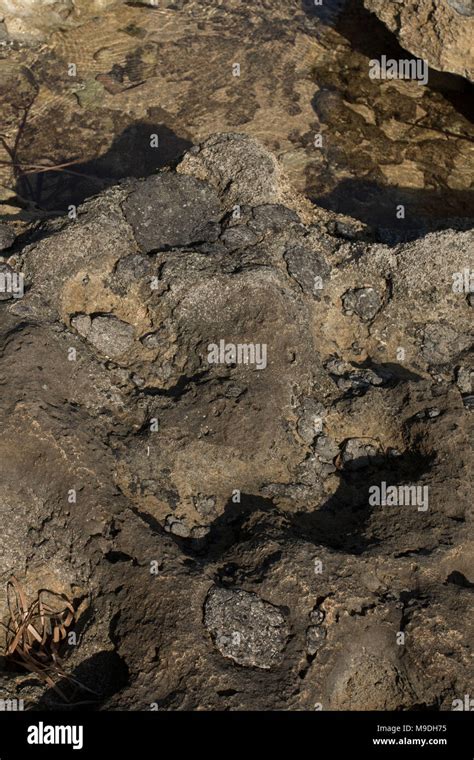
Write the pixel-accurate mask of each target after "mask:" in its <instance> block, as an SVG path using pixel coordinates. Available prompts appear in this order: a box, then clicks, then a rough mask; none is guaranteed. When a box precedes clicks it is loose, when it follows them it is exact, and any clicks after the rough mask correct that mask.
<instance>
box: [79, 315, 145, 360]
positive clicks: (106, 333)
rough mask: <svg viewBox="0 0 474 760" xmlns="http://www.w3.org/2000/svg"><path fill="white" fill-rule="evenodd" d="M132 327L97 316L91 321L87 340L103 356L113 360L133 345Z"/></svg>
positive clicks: (111, 317)
mask: <svg viewBox="0 0 474 760" xmlns="http://www.w3.org/2000/svg"><path fill="white" fill-rule="evenodd" d="M133 337H134V331H133V327H132V325H129V324H128V323H127V322H122V321H121V320H120V319H117V318H116V317H113V316H108V315H105V316H99V317H95V318H94V319H93V320H92V326H91V328H90V330H89V332H88V334H87V339H88V341H89V342H90V343H92V345H93V346H94V348H96V349H97V351H99V352H100V353H101V354H104V356H108V357H110V358H114V357H117V356H120V355H122V354H124V353H125V352H126V351H127V349H129V348H130V346H131V345H132V343H133Z"/></svg>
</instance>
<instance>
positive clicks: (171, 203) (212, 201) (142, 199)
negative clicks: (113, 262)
mask: <svg viewBox="0 0 474 760" xmlns="http://www.w3.org/2000/svg"><path fill="white" fill-rule="evenodd" d="M123 209H124V213H125V216H126V218H127V220H128V221H129V223H130V224H131V226H132V228H133V231H134V235H135V239H136V241H137V243H138V245H139V246H140V248H141V250H142V251H143V252H144V253H149V252H150V251H153V250H163V249H167V248H174V247H179V246H186V245H190V244H191V243H196V242H199V241H202V240H206V239H207V237H208V236H209V231H210V230H211V231H212V234H213V235H215V227H214V226H213V222H216V221H218V220H219V218H220V216H221V213H222V211H221V207H220V202H219V198H218V196H217V194H216V192H215V191H214V190H213V189H212V188H211V187H210V186H209V185H208V184H206V183H204V182H202V181H201V180H199V179H195V178H194V177H186V176H182V175H178V174H166V173H165V174H158V175H156V176H152V177H148V178H147V179H146V180H143V181H142V182H141V183H140V184H139V185H138V187H137V188H136V189H135V190H134V191H133V192H132V193H131V194H130V195H129V196H128V198H127V199H126V200H125V202H124V203H123Z"/></svg>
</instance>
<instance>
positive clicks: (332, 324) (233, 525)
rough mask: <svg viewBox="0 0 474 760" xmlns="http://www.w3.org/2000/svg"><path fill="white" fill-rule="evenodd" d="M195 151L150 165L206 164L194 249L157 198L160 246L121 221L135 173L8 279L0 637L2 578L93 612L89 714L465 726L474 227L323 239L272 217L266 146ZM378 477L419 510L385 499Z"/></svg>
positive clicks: (77, 662)
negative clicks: (94, 693)
mask: <svg viewBox="0 0 474 760" xmlns="http://www.w3.org/2000/svg"><path fill="white" fill-rule="evenodd" d="M216 145H219V146H220V147H219V150H216V151H215V152H213V151H214V147H215V146H216ZM223 145H225V146H227V150H223V149H222V146H223ZM206 151H207V148H206V146H205V144H204V145H203V146H201V148H200V151H199V153H196V152H195V153H193V154H191V157H190V158H189V160H188V159H185V161H184V163H185V168H186V172H181V171H178V172H174V171H171V170H170V171H169V172H166V173H165V174H163V175H157V177H167V178H168V179H167V180H165V184H166V183H168V184H166V187H167V188H171V187H173V188H175V189H176V188H183V187H186V188H188V189H189V187H191V184H193V183H194V180H193V179H192V177H193V172H194V171H196V173H199V172H200V171H201V170H202V168H203V166H204V167H205V168H206V172H208V175H209V179H207V178H206V177H200V178H199V177H197V180H198V181H197V182H196V184H193V186H194V187H195V188H196V189H197V193H198V196H197V205H199V204H201V206H200V208H201V216H200V218H199V219H198V218H197V216H196V215H195V213H194V208H193V207H192V205H191V206H190V207H188V206H186V208H185V209H184V211H183V208H182V207H180V214H183V223H182V230H184V232H183V237H182V238H181V240H182V241H184V242H182V243H179V244H177V243H176V237H173V236H177V235H178V234H181V230H178V223H177V215H176V214H175V211H176V209H174V208H173V207H171V206H168V205H166V203H164V208H165V212H166V213H165V215H164V216H165V220H166V225H165V226H164V227H161V231H162V230H163V229H165V232H166V235H168V238H167V240H168V243H163V238H162V239H161V242H159V243H158V248H154V245H155V241H156V239H158V236H159V234H161V233H160V228H159V225H156V227H155V226H154V225H155V222H156V221H157V220H156V219H154V218H153V215H152V214H151V213H150V214H149V215H148V216H147V215H142V213H141V211H140V209H143V208H144V207H143V206H141V205H140V204H137V205H136V207H135V211H136V212H137V213H136V214H135V215H133V216H131V217H130V218H128V219H127V216H126V211H125V209H126V204H127V199H129V198H131V197H133V193H135V192H137V189H139V188H140V191H141V190H142V189H143V188H144V187H146V184H147V181H145V182H143V183H137V181H136V180H135V179H132V180H130V181H123V182H122V183H121V184H120V185H119V186H116V187H111V188H109V189H108V190H107V191H105V192H103V193H101V194H99V195H98V196H97V197H95V198H93V199H91V200H89V201H88V202H87V203H85V204H84V205H83V206H81V207H80V208H79V209H78V214H77V218H76V219H75V220H74V221H73V220H70V219H69V218H67V217H57V218H54V219H50V220H47V221H45V222H44V223H43V225H42V227H41V235H38V234H37V227H36V226H34V227H33V228H32V229H31V237H29V235H30V232H29V231H28V230H25V232H24V234H23V237H22V239H23V240H24V241H25V244H24V245H23V246H20V245H18V244H17V246H16V247H15V249H14V250H15V254H14V256H11V257H10V259H8V261H7V262H6V263H5V266H9V267H11V268H12V269H13V270H14V271H15V272H18V273H21V274H24V276H25V283H26V287H25V292H24V295H23V297H22V298H20V299H10V300H9V301H5V303H4V304H3V305H2V306H1V309H2V321H1V325H0V382H1V385H2V389H3V390H2V394H1V396H0V423H1V428H2V436H1V437H0V462H1V463H2V478H1V486H0V491H1V494H0V497H1V501H0V508H1V514H2V517H4V522H5V530H4V531H3V533H2V534H1V535H0V620H2V622H6V619H7V618H8V609H7V605H6V600H5V593H4V590H5V583H6V581H7V580H8V578H9V577H10V576H11V575H12V574H15V575H16V576H17V577H19V578H20V580H21V582H22V584H23V585H24V586H25V588H26V592H27V594H28V597H29V598H31V597H32V596H34V594H35V592H37V590H38V589H39V588H42V587H46V588H51V589H54V590H55V591H57V592H60V593H66V594H68V595H69V596H70V597H71V598H73V599H74V600H75V604H76V606H77V607H79V606H80V604H81V603H82V602H81V600H83V599H86V600H88V601H87V604H88V605H89V607H90V609H89V612H90V613H93V614H88V615H87V616H85V617H84V619H83V623H84V625H83V626H82V630H81V637H80V643H79V645H78V646H76V647H71V648H69V650H67V651H66V654H65V666H66V667H67V669H68V670H69V671H70V672H72V673H73V674H74V673H75V671H76V669H77V677H78V678H79V680H80V681H81V683H84V685H85V686H87V687H89V688H92V689H96V690H99V695H98V697H97V699H98V707H100V708H101V709H109V710H118V709H121V710H124V709H125V710H129V709H132V710H133V709H134V710H141V709H149V708H150V704H156V705H158V708H159V709H163V710H168V709H169V710H178V709H185V710H186V709H190V710H194V709H199V710H215V709H228V710H253V709H276V710H280V709H285V710H293V709H294V710H302V709H305V710H308V709H314V706H315V705H316V704H321V705H322V706H323V708H324V709H357V710H358V709H394V710H408V709H413V708H415V707H417V706H419V705H421V704H426V705H440V706H441V709H443V710H445V709H450V708H451V705H452V700H453V699H455V698H456V697H457V696H458V695H460V694H461V695H462V694H465V693H468V690H469V683H470V681H471V680H472V663H471V662H470V660H469V647H468V642H469V640H470V637H472V624H471V619H472V616H470V617H468V615H467V611H468V608H469V606H470V605H471V604H472V600H471V596H472V595H471V594H470V587H469V584H472V583H473V582H474V569H473V566H472V551H471V546H470V541H471V540H472V539H471V536H472V516H471V505H472V488H471V481H470V472H471V469H472V464H471V462H472V459H471V447H470V444H469V435H470V431H471V425H472V423H471V416H472V415H471V412H470V407H471V406H472V403H471V402H472V393H471V387H470V385H471V383H470V379H471V362H470V359H469V355H468V353H469V348H470V343H471V341H472V332H471V331H472V326H471V322H472V318H471V312H470V307H469V305H468V303H467V300H466V293H465V292H455V291H454V290H453V287H452V285H453V275H455V274H456V273H459V272H461V273H462V272H463V271H464V269H465V268H466V267H469V261H470V255H471V251H472V240H473V235H472V232H470V231H466V230H464V231H460V230H456V229H451V230H446V231H440V232H436V233H432V234H429V235H426V236H424V237H421V238H419V239H415V240H413V241H412V242H410V243H402V244H398V245H397V246H396V248H392V247H390V246H388V245H382V244H379V243H374V242H364V241H363V240H362V239H358V240H355V239H346V238H343V237H341V236H340V235H339V234H338V235H337V236H335V235H336V233H334V235H332V234H330V233H329V232H328V228H327V225H326V222H327V219H326V218H325V219H323V220H321V219H319V218H318V217H317V216H316V218H313V220H312V221H310V222H303V221H302V219H301V217H300V216H298V215H297V214H296V212H295V210H294V208H296V207H297V206H298V205H299V204H300V201H299V200H298V198H297V197H296V196H295V197H294V198H293V201H294V203H293V205H294V208H293V207H292V208H289V207H286V206H284V205H283V204H282V197H280V196H282V192H280V191H281V188H280V187H279V186H278V184H275V182H277V180H275V177H276V178H278V177H280V176H281V171H280V170H278V171H276V172H275V173H273V172H271V171H269V167H271V166H272V165H273V161H270V163H269V160H268V156H267V155H266V153H265V151H263V150H262V149H261V148H260V147H259V146H258V144H256V143H254V142H253V141H251V140H249V139H248V138H245V139H243V138H241V137H240V136H237V137H236V136H232V135H227V136H224V137H221V138H220V139H217V138H215V137H214V138H211V142H210V149H209V151H207V152H206ZM201 152H202V153H203V154H204V158H203V163H202V164H199V162H197V163H196V161H195V159H196V157H197V156H199V154H200V153H201ZM246 155H251V156H252V157H253V160H254V163H253V165H252V166H251V167H250V168H251V171H250V169H249V172H250V174H249V175H248V177H249V179H248V181H249V182H251V184H249V185H245V184H242V185H241V184H239V183H240V182H242V183H243V176H242V175H239V172H240V171H241V170H242V171H244V172H245V156H246ZM259 156H260V158H261V161H262V166H261V167H259V164H258V161H259V160H260V159H259ZM188 170H189V173H188ZM257 175H258V176H259V177H260V179H261V181H260V182H254V181H253V179H252V178H254V179H255V177H257ZM239 176H240V180H239V179H238V178H239ZM244 176H245V174H244ZM170 177H174V178H175V179H169V178H170ZM219 177H221V178H223V181H222V184H221V183H220V181H218V178H219ZM229 177H235V178H236V181H235V183H234V186H233V187H232V186H231V187H230V188H229V186H228V183H226V181H225V178H229ZM216 178H217V179H216ZM282 181H283V183H284V180H282ZM183 182H184V184H183ZM159 184H160V182H159V181H158V180H157V179H156V178H155V177H154V178H153V180H152V181H151V185H152V187H156V186H157V185H159ZM163 186H165V185H163ZM153 192H154V191H153ZM160 192H161V191H160ZM186 192H188V190H186ZM180 193H181V190H178V191H176V193H174V191H173V193H171V195H170V196H169V197H170V198H171V197H173V198H174V199H176V198H177V197H178V198H179V197H182V196H180ZM229 193H230V194H231V195H230V196H229ZM241 193H242V195H241ZM160 197H161V196H160ZM187 197H188V196H187ZM217 197H218V205H217V207H216V205H215V203H214V202H212V203H209V204H208V203H207V200H206V199H208V198H217ZM278 197H280V200H279V201H276V198H278ZM203 198H204V202H203ZM244 199H245V200H244ZM140 203H141V202H140ZM170 203H171V201H170ZM229 203H230V204H233V205H237V206H239V214H236V215H235V216H234V215H233V211H232V208H233V205H231V206H230V207H229ZM259 204H262V205H259ZM220 209H222V214H224V212H228V213H227V216H225V217H224V219H222V220H221V218H220V217H219V214H220V213H221V210H220ZM188 212H189V215H188ZM216 214H217V217H216ZM231 217H232V218H231ZM221 221H222V224H221ZM332 221H334V222H337V221H339V218H338V217H334V218H333V220H332ZM142 222H143V224H144V225H147V224H148V226H143V227H142ZM207 224H209V225H210V226H209V227H207V226H206V225H207ZM198 227H201V228H204V229H205V230H206V229H210V230H211V234H210V235H206V239H203V237H201V235H200V234H199V235H198V234H197V233H196V230H197V229H198ZM152 228H153V230H154V231H153V234H155V232H156V235H157V238H155V239H154V242H153V244H150V245H151V247H150V248H149V252H147V253H144V252H139V251H137V241H139V240H140V239H141V237H140V236H141V235H142V234H143V236H144V237H143V239H144V240H148V238H147V236H148V235H149V234H150V230H151V229H152ZM231 230H232V235H230V236H229V232H230V231H231ZM334 230H335V227H334ZM170 240H171V241H172V242H169V241H170ZM148 245H149V243H146V244H145V246H144V247H145V248H148ZM235 246H236V247H235ZM19 249H21V250H19ZM301 251H303V252H304V253H303V254H302V255H301V257H300V253H295V255H294V257H293V259H291V257H290V259H289V258H288V253H289V252H301ZM290 261H291V263H292V265H293V272H291V271H289V270H290ZM301 262H302V263H303V264H304V266H301V267H298V265H299V263H301ZM315 267H318V271H321V269H323V270H324V272H325V273H326V274H325V275H324V277H323V288H322V290H321V291H320V297H319V298H315V297H314V293H313V292H312V290H311V288H310V287H307V283H308V276H309V278H311V277H312V276H313V271H314V268H315ZM308 273H309V274H308ZM298 277H299V278H300V279H301V283H302V284H300V283H299V281H298ZM367 291H369V293H370V297H368V298H367V299H365V298H360V299H358V298H357V294H360V293H361V292H362V293H367ZM347 294H351V298H352V299H353V303H352V305H353V307H354V308H353V311H354V313H353V315H347V314H345V313H344V311H343V308H341V306H342V305H343V303H344V298H345V297H348V296H347ZM354 294H355V295H354ZM374 294H377V295H378V298H377V299H375V297H374ZM367 304H368V306H369V307H370V308H369V310H368V311H367V310H366V308H365V307H366V306H367ZM19 307H21V309H20V308H19ZM356 309H357V310H358V312H360V313H357V311H356ZM368 317H370V319H368ZM221 341H222V342H223V345H221ZM244 347H245V348H244ZM71 349H74V351H71ZM470 400H471V401H470ZM18 442H20V445H19V443H18ZM382 483H385V484H387V483H388V484H395V485H398V484H404V485H405V484H412V485H413V486H415V487H420V488H422V489H423V488H425V487H426V488H428V494H429V499H428V501H427V506H428V509H426V510H419V509H418V508H417V504H416V503H415V504H405V503H397V504H391V505H387V506H384V505H383V504H382V503H380V504H379V505H377V506H376V507H373V506H372V505H371V504H369V499H368V497H369V488H370V487H371V486H377V487H381V484H382ZM2 592H3V593H2ZM402 622H403V630H404V631H406V632H407V636H406V641H405V644H404V646H400V645H399V644H398V643H397V634H398V633H399V632H400V629H401V625H402ZM81 625H82V623H81ZM2 630H3V628H2ZM433 652H436V653H437V656H436V657H435V658H434V657H433ZM236 665H238V667H236ZM262 670H265V674H264V678H265V680H264V681H263V680H262V676H263V674H262ZM302 673H303V674H304V678H302V677H301V674H302ZM0 684H1V686H2V693H3V690H6V691H7V693H9V694H12V695H14V694H20V693H21V695H22V696H23V697H25V698H26V699H27V701H28V702H29V704H30V706H37V705H38V704H39V705H40V706H44V707H46V708H47V709H50V708H52V706H53V705H54V702H55V700H57V695H56V694H52V693H51V691H50V690H49V689H47V688H46V687H45V685H44V683H41V682H37V681H36V680H35V679H34V678H32V677H31V674H28V675H27V676H26V677H23V676H21V675H19V674H18V673H16V674H15V673H11V672H9V671H0ZM66 688H68V687H67V685H66ZM71 688H74V689H75V688H76V687H75V686H74V687H71ZM78 698H80V695H79V697H78V695H77V693H76V694H75V696H74V699H78Z"/></svg>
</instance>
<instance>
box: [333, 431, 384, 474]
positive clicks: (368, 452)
mask: <svg viewBox="0 0 474 760" xmlns="http://www.w3.org/2000/svg"><path fill="white" fill-rule="evenodd" d="M379 453H380V452H379V449H378V447H377V446H374V445H373V444H371V443H368V442H367V441H365V440H364V439H363V438H350V439H349V440H348V441H346V443H345V444H344V446H343V449H342V462H343V464H344V467H345V468H346V469H348V470H361V469H363V468H364V467H368V465H369V464H370V463H371V462H372V461H373V460H374V458H375V457H377V455H378V454H379Z"/></svg>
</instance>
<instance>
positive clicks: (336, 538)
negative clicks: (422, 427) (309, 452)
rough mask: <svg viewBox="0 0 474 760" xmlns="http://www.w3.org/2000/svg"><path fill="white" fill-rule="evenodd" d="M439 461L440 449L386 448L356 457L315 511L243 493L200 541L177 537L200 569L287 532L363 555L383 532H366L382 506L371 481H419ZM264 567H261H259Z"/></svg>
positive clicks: (228, 569)
mask: <svg viewBox="0 0 474 760" xmlns="http://www.w3.org/2000/svg"><path fill="white" fill-rule="evenodd" d="M433 461H434V455H433V456H427V455H423V454H420V453H418V452H408V453H405V454H401V455H399V456H396V457H392V456H389V455H387V454H385V453H384V452H380V454H378V455H376V456H374V457H371V458H370V461H369V462H368V463H367V461H366V460H365V459H364V460H354V461H352V462H351V464H350V468H349V467H347V468H346V469H344V470H341V471H340V480H339V486H338V488H337V490H336V492H335V493H334V494H333V495H332V496H331V497H330V498H329V499H328V500H327V501H326V502H325V503H324V504H323V505H322V506H320V507H317V508H315V509H313V510H311V511H310V512H297V513H290V512H282V511H280V510H279V509H278V508H277V507H276V506H275V504H274V502H273V500H272V499H270V498H264V497H261V496H255V495H253V494H241V502H240V504H235V503H234V502H232V500H229V502H228V503H227V504H226V507H225V509H224V512H223V514H222V515H220V516H219V517H218V518H216V520H214V522H213V523H212V524H211V526H210V532H209V533H208V535H207V536H206V537H205V538H204V539H201V540H199V541H196V540H192V539H187V538H179V537H177V536H173V535H171V538H172V539H173V541H174V542H175V543H176V544H177V545H178V546H179V548H180V549H181V551H182V552H183V553H184V554H185V555H187V556H192V557H194V563H195V569H196V571H202V570H204V569H205V568H206V567H207V566H208V565H211V564H212V563H214V562H216V561H219V560H221V559H222V558H223V557H225V555H226V553H227V552H228V551H229V550H230V549H231V548H232V547H233V546H237V545H241V544H243V543H246V542H251V543H252V544H254V545H264V544H267V543H268V542H269V540H270V539H274V540H275V541H278V540H279V539H281V537H282V536H284V537H285V541H288V540H290V541H291V537H292V536H293V538H298V539H300V540H303V541H308V542H311V543H314V544H315V546H325V547H327V548H329V549H334V550H337V551H342V552H346V553H348V554H355V555H359V554H362V553H363V552H364V551H366V550H367V549H368V548H369V547H372V546H375V545H376V544H377V543H378V541H377V538H370V539H369V538H368V537H367V535H366V532H365V529H366V527H367V523H368V521H369V518H370V517H371V515H372V512H373V511H374V510H376V509H380V507H372V506H370V505H369V493H368V484H370V485H379V484H380V483H381V482H382V481H385V483H386V485H387V486H392V485H395V486H396V485H412V484H413V485H414V484H416V483H417V482H418V481H419V479H420V476H421V475H423V474H424V473H426V472H428V471H429V470H430V468H431V466H432V463H433ZM277 554H278V553H276V554H275V557H276V556H277ZM275 557H273V556H272V557H270V559H269V560H268V561H269V562H270V564H272V563H273V561H276V559H275ZM261 570H262V568H257V571H258V572H260V571H261ZM257 571H256V572H257ZM237 572H238V568H237V567H235V568H232V563H230V564H226V565H224V567H223V568H222V569H221V570H220V571H219V573H220V577H221V580H225V577H227V578H228V580H227V582H231V580H230V579H232V576H233V575H235V573H237Z"/></svg>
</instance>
